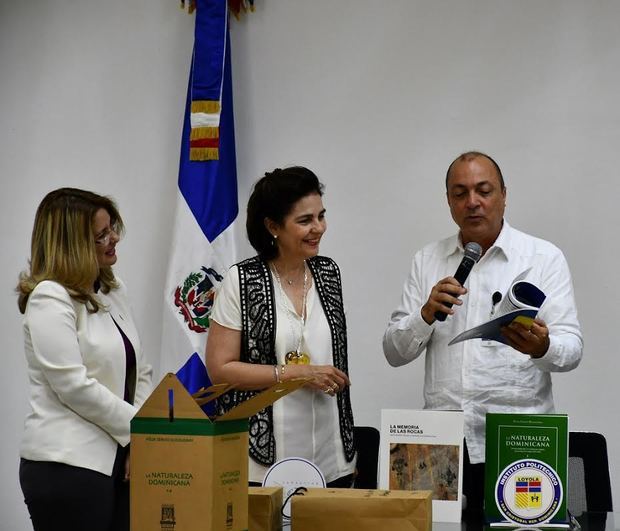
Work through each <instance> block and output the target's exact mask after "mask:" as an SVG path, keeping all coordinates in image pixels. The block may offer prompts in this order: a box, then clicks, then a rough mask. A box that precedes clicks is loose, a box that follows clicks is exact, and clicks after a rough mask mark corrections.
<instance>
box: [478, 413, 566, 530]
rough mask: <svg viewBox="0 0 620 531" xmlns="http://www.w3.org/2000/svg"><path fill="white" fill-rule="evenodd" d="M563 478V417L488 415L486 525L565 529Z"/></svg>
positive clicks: (564, 446)
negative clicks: (505, 523)
mask: <svg viewBox="0 0 620 531" xmlns="http://www.w3.org/2000/svg"><path fill="white" fill-rule="evenodd" d="M567 477H568V416H567V415H534V414H527V413H487V418H486V466H485V486H484V511H485V516H486V518H487V521H488V522H490V523H491V524H493V523H497V522H506V521H508V522H514V523H515V524H518V525H519V526H522V525H542V526H544V524H545V523H549V524H564V523H566V522H567V521H568V518H567V513H566V497H567Z"/></svg>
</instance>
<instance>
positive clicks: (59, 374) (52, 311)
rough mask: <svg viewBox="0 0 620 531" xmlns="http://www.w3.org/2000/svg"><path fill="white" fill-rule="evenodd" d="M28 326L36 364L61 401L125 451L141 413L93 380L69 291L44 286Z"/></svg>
mask: <svg viewBox="0 0 620 531" xmlns="http://www.w3.org/2000/svg"><path fill="white" fill-rule="evenodd" d="M100 311H101V310H100ZM25 320H26V323H27V325H28V328H29V331H30V339H31V342H32V352H33V356H34V361H35V362H36V364H37V366H38V368H39V369H40V370H41V371H42V373H43V374H44V375H45V379H46V380H47V383H48V384H49V386H50V387H51V389H52V390H53V391H54V393H56V395H57V396H58V399H59V400H60V401H61V402H62V403H63V404H65V405H66V406H67V407H68V408H69V409H71V410H73V411H75V412H76V413H77V414H78V415H80V416H81V417H83V418H85V419H86V420H88V421H90V422H92V423H93V424H96V425H97V426H99V427H100V428H101V429H103V430H104V431H106V432H107V433H109V434H110V436H111V437H113V438H114V439H115V440H116V441H117V442H119V443H120V444H121V445H122V446H125V445H127V444H128V443H129V423H130V421H131V419H132V418H133V416H134V415H135V413H136V412H137V409H136V408H135V407H134V406H132V405H131V404H128V403H127V402H125V401H124V400H123V398H121V397H118V396H116V395H115V394H114V393H113V392H112V391H111V390H110V389H108V388H107V387H106V386H105V385H103V384H102V383H100V382H99V381H97V380H96V379H94V378H90V377H89V376H88V374H87V369H86V367H85V365H84V363H83V360H82V353H81V351H80V346H79V343H78V337H77V326H76V313H75V308H74V306H73V301H72V300H71V297H70V296H69V293H68V292H67V290H66V289H65V288H64V287H62V286H61V285H60V284H58V283H56V282H50V281H44V282H41V283H40V284H39V285H38V286H37V287H36V289H35V290H34V291H33V292H32V294H31V295H30V298H29V300H28V307H27V310H26V316H25Z"/></svg>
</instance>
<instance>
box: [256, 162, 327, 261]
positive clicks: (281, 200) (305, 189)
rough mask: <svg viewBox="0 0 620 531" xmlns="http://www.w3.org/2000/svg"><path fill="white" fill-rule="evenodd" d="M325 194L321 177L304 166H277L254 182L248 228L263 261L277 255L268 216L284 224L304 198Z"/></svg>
mask: <svg viewBox="0 0 620 531" xmlns="http://www.w3.org/2000/svg"><path fill="white" fill-rule="evenodd" d="M311 194H319V195H321V196H322V195H323V185H322V184H321V183H320V182H319V179H318V177H317V176H316V175H315V174H314V172H312V171H311V170H309V169H308V168H304V167H303V166H292V167H290V168H284V169H280V168H276V169H275V170H273V171H272V172H268V173H265V176H264V177H262V178H261V179H260V180H259V181H258V182H257V183H256V184H255V185H254V189H253V191H252V195H251V196H250V199H249V201H248V210H247V221H246V225H245V226H246V230H247V232H248V239H249V240H250V244H251V245H252V247H254V249H255V250H256V252H257V253H258V255H259V256H260V257H261V258H262V259H263V260H272V259H273V258H276V257H277V256H278V247H277V245H276V244H275V241H274V239H273V236H272V235H271V233H270V232H269V231H268V230H267V227H266V226H265V220H266V219H267V218H268V219H270V220H271V221H274V222H275V223H278V224H280V225H281V224H282V223H283V222H284V218H285V217H286V215H287V214H288V213H289V212H290V211H291V210H292V209H293V205H294V204H295V203H296V202H297V201H299V200H300V199H301V198H302V197H305V196H307V195H311Z"/></svg>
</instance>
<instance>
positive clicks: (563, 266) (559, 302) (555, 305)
mask: <svg viewBox="0 0 620 531" xmlns="http://www.w3.org/2000/svg"><path fill="white" fill-rule="evenodd" d="M545 272H546V278H545V279H544V282H543V285H542V286H541V289H542V290H543V291H544V292H545V294H546V295H547V298H546V299H545V302H544V303H543V305H542V307H541V308H540V312H539V317H540V318H541V319H543V320H544V321H545V323H546V324H547V327H548V328H549V349H548V350H547V353H546V354H545V355H544V356H543V357H541V358H532V363H534V364H535V365H536V366H537V367H538V368H539V369H541V370H543V371H549V372H565V371H570V370H572V369H574V368H575V367H577V365H579V362H580V361H581V356H582V353H583V338H582V335H581V329H580V326H579V321H578V320H577V306H576V303H575V295H574V293H573V282H572V279H571V274H570V270H569V268H568V264H567V262H566V259H565V258H564V255H563V254H562V252H561V251H560V250H559V249H558V251H557V255H556V256H551V257H550V258H549V260H548V263H547V264H546V267H545Z"/></svg>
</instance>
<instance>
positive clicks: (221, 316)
mask: <svg viewBox="0 0 620 531" xmlns="http://www.w3.org/2000/svg"><path fill="white" fill-rule="evenodd" d="M271 275H272V282H273V285H274V296H275V301H276V357H277V360H278V363H279V364H283V363H285V361H284V356H285V355H286V353H287V352H290V351H291V350H296V349H297V344H298V342H299V334H300V331H301V319H300V317H299V315H297V313H296V312H295V311H294V310H293V308H294V305H293V303H292V302H291V301H290V300H289V299H288V296H287V295H286V294H285V293H283V291H282V290H281V289H280V287H279V286H278V281H277V280H276V279H275V278H273V272H272V273H271ZM283 297H285V298H283ZM306 313H307V318H306V324H305V326H304V330H303V338H302V345H301V346H302V348H301V351H302V352H306V353H308V354H309V355H310V363H312V364H313V365H332V364H333V357H332V340H331V334H330V330H329V325H328V323H327V319H326V317H325V312H324V311H323V307H322V306H321V301H320V300H319V298H318V296H317V294H316V290H315V289H314V282H312V283H311V286H310V288H309V289H308V296H307V302H306ZM211 319H213V320H214V321H215V322H217V323H218V324H220V325H222V326H225V327H227V328H232V329H234V330H241V328H242V323H241V307H240V295H239V270H238V268H237V266H233V267H231V268H230V270H229V271H228V274H227V275H226V278H225V279H224V281H223V282H222V284H221V286H220V289H219V291H218V294H217V297H216V298H215V302H214V304H213V311H212V313H211ZM274 383H275V382H274ZM273 431H274V437H275V440H276V460H280V459H284V458H285V457H303V458H305V459H308V460H309V461H311V462H313V463H314V464H315V465H317V466H318V467H319V469H320V470H321V472H323V475H324V476H325V480H326V481H328V482H329V481H333V480H335V479H338V478H339V477H342V476H346V475H348V474H352V473H353V470H354V468H355V460H353V461H351V462H350V463H348V462H347V460H346V458H345V455H344V447H343V445H342V439H341V437H340V423H339V418H338V405H337V401H336V398H335V397H333V396H330V395H328V394H326V393H323V392H321V391H318V390H315V389H311V388H309V387H308V388H306V387H304V388H301V389H299V390H297V391H295V392H293V393H291V394H290V395H288V396H285V397H284V398H281V399H280V400H278V401H277V402H276V403H275V404H274V405H273ZM249 472H250V475H249V478H250V481H254V482H262V480H263V477H264V476H265V473H266V472H267V467H265V466H262V465H260V464H258V463H256V462H255V461H254V460H253V459H250V470H249Z"/></svg>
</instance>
